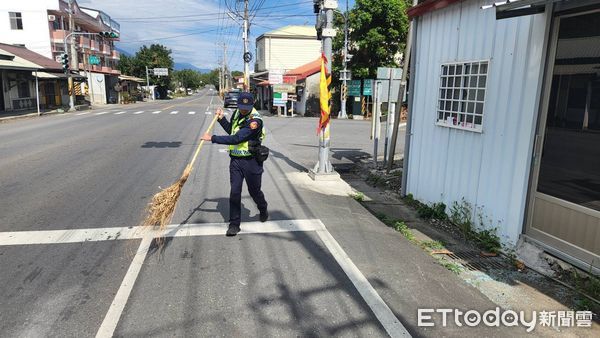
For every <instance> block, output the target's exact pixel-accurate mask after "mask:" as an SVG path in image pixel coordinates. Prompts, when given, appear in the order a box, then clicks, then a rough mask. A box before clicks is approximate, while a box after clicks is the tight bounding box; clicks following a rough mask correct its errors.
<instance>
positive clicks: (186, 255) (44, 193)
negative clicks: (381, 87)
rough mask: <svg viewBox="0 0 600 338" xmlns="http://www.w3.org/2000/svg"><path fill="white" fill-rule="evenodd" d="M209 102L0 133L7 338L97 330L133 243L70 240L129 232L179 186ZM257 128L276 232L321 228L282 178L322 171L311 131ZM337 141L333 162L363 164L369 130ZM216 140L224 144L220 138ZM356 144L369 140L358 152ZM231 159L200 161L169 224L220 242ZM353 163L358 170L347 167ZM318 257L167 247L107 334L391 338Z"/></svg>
mask: <svg viewBox="0 0 600 338" xmlns="http://www.w3.org/2000/svg"><path fill="white" fill-rule="evenodd" d="M219 102H220V101H219V99H218V97H216V96H214V94H213V92H208V91H203V92H201V93H200V94H198V95H194V96H192V97H190V98H186V99H178V100H171V101H165V102H157V103H142V104H136V105H127V106H108V107H105V108H100V109H95V110H91V111H84V112H77V113H70V114H63V115H54V116H48V117H43V118H39V119H22V120H16V121H11V122H7V123H2V124H0V153H1V154H2V156H0V196H2V199H1V200H0V232H3V233H5V234H6V233H9V232H20V234H21V235H23V236H24V238H25V241H24V242H23V243H21V244H20V245H2V246H0V257H1V260H0V270H1V271H3V273H2V274H0V285H1V286H0V293H1V294H2V297H0V309H1V313H0V332H1V333H2V334H1V335H2V336H40V335H49V336H78V337H83V336H93V335H95V334H96V333H97V332H98V330H99V328H100V326H101V325H102V323H104V322H106V317H107V313H108V312H109V310H110V308H111V303H114V302H115V295H116V294H117V293H118V292H117V291H118V290H121V288H122V287H123V285H122V281H123V279H124V278H125V276H126V275H127V274H128V270H129V269H131V265H132V264H131V262H132V260H134V257H135V252H136V250H138V246H139V245H140V242H141V240H140V238H133V237H132V238H125V239H123V240H111V239H113V238H111V236H110V235H107V236H106V238H94V237H93V236H92V237H90V238H86V239H85V240H81V241H75V240H73V242H69V240H68V241H65V238H68V237H73V236H72V232H68V230H77V229H80V230H81V229H94V228H95V229H105V228H118V227H124V228H127V227H135V226H137V225H138V224H139V222H140V221H141V220H142V218H143V216H144V209H145V206H146V205H147V203H148V202H149V200H150V199H151V196H152V195H153V194H154V193H156V192H158V191H159V187H166V186H168V185H169V184H171V183H173V182H174V181H175V180H176V179H177V178H178V177H179V176H180V175H181V173H182V171H183V169H184V167H185V165H186V164H187V162H188V161H189V159H190V158H191V155H192V153H193V151H194V150H195V148H196V146H197V144H198V143H197V142H198V138H199V136H200V135H201V133H202V131H203V130H204V129H205V128H206V127H207V126H208V124H209V123H210V119H211V117H212V115H211V114H212V112H214V108H215V107H216V106H217V105H218V104H219ZM267 119H268V122H267V125H268V126H269V127H268V128H269V133H270V137H269V139H270V141H269V142H267V144H269V145H270V146H271V147H272V148H273V155H272V157H273V159H272V160H271V161H269V162H268V163H267V166H266V167H267V168H266V174H265V175H264V191H265V193H266V195H267V198H268V201H269V203H270V210H271V219H272V220H274V221H277V220H297V219H317V218H318V217H317V215H315V212H314V211H312V210H311V208H310V207H308V206H309V205H310V204H311V201H307V200H304V197H303V196H301V195H300V194H299V193H298V191H296V189H295V188H294V185H293V182H291V181H290V179H289V175H290V174H295V173H300V172H302V171H304V168H306V167H309V166H312V164H311V161H312V160H313V159H316V154H317V151H316V148H315V143H316V141H317V140H316V134H315V126H316V119H301V118H295V119H284V118H267ZM336 128H337V127H336ZM333 130H335V131H336V132H338V131H339V138H337V139H336V141H334V146H333V149H332V150H333V155H334V158H333V160H334V162H335V163H342V162H344V161H348V160H349V159H353V158H356V157H359V156H363V155H364V154H365V153H366V152H367V151H368V147H369V142H368V133H369V130H370V125H369V123H368V122H363V121H343V123H340V127H339V129H335V128H334V129H333ZM215 132H217V133H222V130H219V127H218V126H217V130H215ZM358 132H360V135H362V136H364V135H366V136H367V137H366V138H364V137H363V140H362V141H357V140H356V136H357V133H358ZM292 135H298V136H297V137H293V136H292ZM290 137H291V139H290ZM338 140H339V141H338ZM343 140H346V141H343ZM345 142H347V144H345ZM361 142H362V144H363V145H362V146H361V145H360V143H361ZM284 144H287V145H289V147H288V146H284ZM225 149H226V148H225V146H220V145H208V144H207V146H206V147H205V148H204V149H203V151H202V153H201V156H200V158H199V161H198V164H197V166H196V168H195V169H194V172H193V173H192V176H191V177H190V179H189V181H188V183H187V184H186V186H185V188H184V190H183V192H182V195H181V198H180V200H179V204H178V207H177V210H176V213H175V216H174V218H173V222H172V223H173V224H206V223H211V222H212V223H220V224H221V225H220V226H221V227H223V231H224V229H225V228H224V226H225V225H224V224H223V222H226V220H227V217H228V204H227V203H228V200H227V197H228V190H229V186H228V173H227V165H228V162H229V158H228V154H227V153H226V152H225V151H224V150H225ZM349 151H350V152H354V153H355V154H356V156H354V157H352V156H347V154H350V153H349ZM291 153H294V154H295V155H296V156H295V158H294V159H292V158H290V157H289V155H290V154H291ZM340 153H343V154H344V155H343V156H336V154H340ZM244 189H245V188H244ZM243 204H244V209H243V219H244V220H248V221H256V220H257V217H258V215H257V210H256V207H255V206H254V205H253V203H252V201H251V200H250V199H249V198H248V196H247V193H246V191H245V190H244V199H243ZM243 227H244V226H243ZM48 230H57V231H58V232H59V233H61V234H62V235H60V236H59V237H60V239H57V240H56V241H46V242H44V240H43V239H42V240H39V239H40V238H43V237H44V236H45V234H46V233H44V232H41V231H48ZM61 231H62V232H61ZM153 245H154V244H153ZM153 248H154V250H153ZM327 252H328V249H327V248H326V247H325V245H324V244H323V243H322V242H321V241H320V240H319V238H318V236H317V235H316V234H315V233H312V232H306V233H305V232H282V233H279V232H276V233H269V232H265V233H261V232H260V231H259V232H258V233H255V234H246V235H240V236H238V237H237V238H236V239H230V238H225V237H224V236H198V237H191V236H190V237H183V238H179V237H178V238H174V239H172V240H170V241H168V244H167V245H166V246H165V247H163V248H162V249H161V250H158V251H157V250H156V246H154V247H151V248H150V250H149V254H148V256H147V258H146V260H145V262H144V263H143V265H141V271H140V272H139V276H137V279H136V280H135V287H133V289H132V290H131V293H130V295H129V296H128V297H127V301H126V302H125V304H126V306H125V308H124V309H123V311H122V314H120V316H118V317H117V319H118V321H117V322H115V323H113V325H117V324H118V326H117V327H115V328H114V330H115V331H114V333H115V335H122V336H148V335H159V336H160V335H172V334H174V335H179V336H189V335H199V336H206V335H226V336H228V335H242V334H250V335H253V336H254V335H256V336H258V335H332V334H335V335H340V334H341V335H358V336H364V335H375V336H377V335H385V329H384V328H383V327H382V325H381V323H380V322H379V321H378V320H377V318H376V317H375V315H374V314H373V312H372V311H371V309H370V308H369V306H368V305H367V304H366V303H365V301H364V299H363V297H361V296H360V294H359V292H357V290H356V288H355V287H354V286H353V284H352V283H351V281H350V279H349V278H348V277H347V276H346V275H345V274H344V272H343V270H342V268H340V265H339V264H338V263H336V261H335V260H334V259H333V258H332V256H331V255H329V254H327ZM192 333H193V334H192Z"/></svg>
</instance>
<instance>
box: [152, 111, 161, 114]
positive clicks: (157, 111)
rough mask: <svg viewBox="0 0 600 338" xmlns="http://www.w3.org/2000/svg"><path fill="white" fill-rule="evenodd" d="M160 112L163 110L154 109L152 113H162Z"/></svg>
mask: <svg viewBox="0 0 600 338" xmlns="http://www.w3.org/2000/svg"><path fill="white" fill-rule="evenodd" d="M160 112H161V111H160V110H157V111H153V112H152V114H160Z"/></svg>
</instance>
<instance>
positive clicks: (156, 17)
mask: <svg viewBox="0 0 600 338" xmlns="http://www.w3.org/2000/svg"><path fill="white" fill-rule="evenodd" d="M307 3H313V1H312V0H310V1H300V2H292V3H285V4H279V5H276V6H270V7H262V8H261V9H260V10H265V9H273V8H285V7H287V8H289V7H290V6H296V5H301V4H307ZM225 4H226V5H227V7H228V8H230V6H228V2H227V1H225ZM230 10H231V9H230ZM231 12H237V11H234V10H231ZM219 14H221V13H220V12H219V13H203V14H190V15H173V16H149V17H137V18H135V17H134V18H128V17H122V18H114V19H115V20H117V21H121V22H128V21H135V20H152V19H178V18H193V17H214V16H215V15H219Z"/></svg>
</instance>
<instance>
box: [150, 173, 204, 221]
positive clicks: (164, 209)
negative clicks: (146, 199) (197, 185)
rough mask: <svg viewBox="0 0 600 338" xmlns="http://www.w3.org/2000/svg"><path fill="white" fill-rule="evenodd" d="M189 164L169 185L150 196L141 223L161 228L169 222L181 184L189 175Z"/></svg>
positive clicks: (181, 187)
mask: <svg viewBox="0 0 600 338" xmlns="http://www.w3.org/2000/svg"><path fill="white" fill-rule="evenodd" d="M191 171H192V169H191V166H189V165H188V166H187V167H186V168H185V171H184V172H183V175H182V176H181V177H180V178H179V179H178V180H177V182H175V183H173V184H172V185H171V186H170V187H168V188H166V189H163V190H161V191H160V192H158V193H157V194H155V195H154V196H153V197H152V201H151V202H150V204H149V205H148V210H147V216H146V219H145V220H144V222H143V223H142V225H144V226H159V227H160V229H161V230H163V229H164V228H165V227H166V226H167V225H168V224H169V223H170V222H171V218H172V217H173V212H174V211H175V205H176V204H177V200H178V199H179V195H181V190H182V189H183V185H184V184H185V182H186V181H187V179H188V177H189V176H190V172H191Z"/></svg>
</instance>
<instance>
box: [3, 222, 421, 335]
mask: <svg viewBox="0 0 600 338" xmlns="http://www.w3.org/2000/svg"><path fill="white" fill-rule="evenodd" d="M227 226H228V223H204V224H171V225H168V226H167V227H166V229H165V230H163V231H160V230H158V229H154V228H146V227H141V226H136V227H115V228H97V229H69V230H39V231H15V232H0V246H8V245H27V244H58V243H81V242H97V241H109V240H110V241H114V240H127V239H129V240H130V239H141V240H142V241H141V243H140V246H139V248H138V250H137V252H136V254H135V257H134V258H133V260H132V262H131V265H130V266H129V269H128V270H127V273H126V274H125V277H124V278H123V281H122V282H121V286H120V287H119V290H118V291H117V293H116V295H115V298H114V299H113V302H112V304H111V306H110V308H109V310H108V312H107V314H106V316H105V317H104V320H103V322H102V325H101V326H100V328H99V329H98V332H97V333H96V337H111V336H112V335H113V334H114V331H115V329H116V327H117V325H118V323H119V319H120V317H121V315H122V313H123V310H124V308H125V305H126V304H127V300H128V299H129V296H130V294H131V291H132V289H133V286H134V284H135V281H136V279H137V277H138V275H139V272H140V270H141V268H142V265H143V264H144V260H145V259H146V255H147V253H148V250H149V248H150V245H151V243H152V239H153V238H155V237H195V236H219V235H220V236H222V235H224V234H225V232H226V229H227ZM292 231H301V232H306V231H314V232H316V234H317V235H318V236H319V238H320V239H321V241H322V242H323V244H324V245H325V247H326V248H327V249H328V250H329V252H330V253H331V255H332V256H333V258H334V259H335V260H336V262H337V263H338V264H339V265H340V267H341V268H342V270H343V271H344V272H345V273H346V275H347V276H348V278H349V279H350V281H351V282H352V284H353V285H354V287H355V288H356V289H357V291H358V292H359V293H360V295H361V296H362V297H363V299H364V300H365V302H366V303H367V305H368V306H369V307H370V308H371V310H372V311H373V313H374V314H375V316H376V317H377V319H378V320H379V322H380V323H381V324H382V326H383V327H384V328H385V330H386V331H387V333H388V334H389V335H390V336H391V337H411V336H410V333H408V331H407V330H406V328H405V327H404V325H402V323H401V322H400V321H399V320H398V318H396V316H395V315H394V313H393V312H392V310H391V309H390V308H389V306H388V305H387V304H386V303H385V302H384V301H383V299H382V298H381V296H379V294H378V293H377V291H376V290H375V289H374V288H373V286H372V285H371V284H370V283H369V281H368V280H367V279H366V277H365V276H364V275H363V274H362V272H361V271H360V270H359V269H358V267H356V265H355V264H354V263H353V262H352V260H351V259H350V257H348V255H347V254H346V252H345V251H344V249H343V248H342V247H341V246H340V245H339V243H338V242H337V241H336V240H335V238H333V236H332V235H331V233H329V231H328V230H327V228H325V225H324V224H323V223H322V222H321V220H319V219H300V220H281V221H268V222H265V223H262V222H244V223H243V224H242V230H241V232H240V234H241V235H244V234H264V233H277V232H292Z"/></svg>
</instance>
